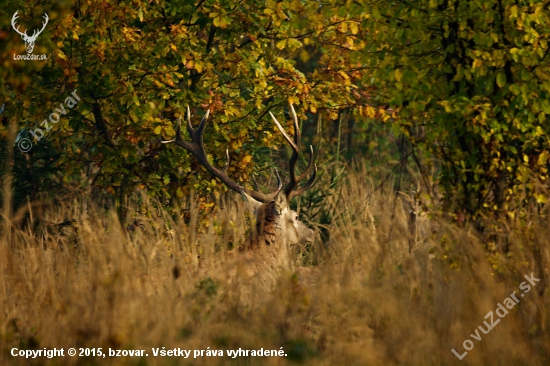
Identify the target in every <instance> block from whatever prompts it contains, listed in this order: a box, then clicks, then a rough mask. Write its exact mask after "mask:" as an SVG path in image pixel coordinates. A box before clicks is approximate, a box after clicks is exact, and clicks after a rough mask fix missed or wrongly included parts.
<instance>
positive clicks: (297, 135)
mask: <svg viewBox="0 0 550 366" xmlns="http://www.w3.org/2000/svg"><path fill="white" fill-rule="evenodd" d="M290 110H291V111H292V120H293V122H294V142H295V143H296V146H297V147H298V148H299V147H300V126H299V125H298V116H297V115H296V111H295V110H294V106H293V105H292V103H290Z"/></svg>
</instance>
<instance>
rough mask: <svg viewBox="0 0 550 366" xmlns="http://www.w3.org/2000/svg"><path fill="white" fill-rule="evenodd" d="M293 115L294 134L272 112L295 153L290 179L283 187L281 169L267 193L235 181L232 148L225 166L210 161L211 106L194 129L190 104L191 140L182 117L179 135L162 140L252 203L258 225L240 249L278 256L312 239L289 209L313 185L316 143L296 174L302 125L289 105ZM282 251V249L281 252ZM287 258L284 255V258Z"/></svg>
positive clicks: (189, 126)
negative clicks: (186, 137) (185, 136)
mask: <svg viewBox="0 0 550 366" xmlns="http://www.w3.org/2000/svg"><path fill="white" fill-rule="evenodd" d="M290 109H291V111H292V117H293V120H294V138H291V137H290V136H289V135H288V134H287V133H286V132H285V130H284V129H283V127H282V126H281V124H280V123H279V122H278V121H277V119H276V118H275V116H273V114H271V112H270V115H271V117H272V119H273V121H274V122H275V125H276V126H277V128H278V129H279V131H281V133H282V134H283V136H284V138H285V140H286V141H287V143H288V144H289V145H290V146H291V148H292V151H293V152H292V156H291V157H290V161H289V177H290V181H289V182H288V184H287V185H286V186H285V187H284V190H283V186H282V183H281V179H280V177H279V173H278V172H277V171H275V173H276V176H277V188H276V189H275V190H274V191H273V192H271V193H269V194H264V193H261V192H260V191H259V189H258V188H257V185H256V190H249V189H246V188H244V187H241V186H240V185H238V184H237V183H235V182H234V181H233V180H232V179H231V178H229V176H228V175H227V168H228V167H229V152H228V151H227V150H226V159H227V160H226V164H225V166H224V168H222V169H218V168H216V167H214V166H212V165H211V164H210V163H209V162H208V158H207V155H206V151H205V149H204V144H203V136H204V130H205V127H206V121H207V119H208V115H209V113H210V110H208V111H207V112H206V114H205V116H204V117H203V119H202V121H201V122H200V124H199V127H198V128H197V129H196V130H195V129H193V126H192V124H191V113H190V110H189V108H187V130H188V132H189V135H190V136H191V141H186V140H184V139H183V138H182V135H181V117H180V118H179V119H178V121H177V124H176V138H175V139H173V140H170V141H162V143H165V144H169V143H175V144H176V145H178V146H180V147H182V148H183V149H185V150H187V151H189V152H190V153H191V154H192V155H193V156H195V158H196V159H197V160H198V161H199V162H200V163H201V164H202V165H203V166H204V167H205V168H206V170H208V171H209V172H210V173H211V174H212V175H213V176H215V177H217V178H218V179H219V180H221V181H222V182H223V183H224V184H225V185H226V186H227V187H228V188H230V189H232V190H233V191H235V192H237V193H240V194H241V195H243V196H244V197H245V198H246V199H247V201H248V202H249V203H250V204H251V205H252V206H253V208H254V209H255V213H256V226H255V228H254V229H253V230H252V231H251V234H250V237H249V238H248V240H247V241H246V242H245V243H244V244H243V245H242V246H241V248H240V250H241V251H245V250H257V249H260V250H261V249H267V253H268V255H270V256H273V257H274V259H278V258H280V257H281V256H282V257H284V256H285V254H288V252H287V248H288V245H289V244H300V243H307V242H310V241H313V237H314V232H313V230H311V229H309V228H308V227H307V226H306V225H305V224H304V223H303V222H301V221H300V220H298V215H297V214H296V212H295V211H293V210H291V209H290V206H289V203H290V200H291V199H292V198H293V197H295V196H297V195H299V194H301V193H303V192H304V191H305V190H306V189H308V188H309V187H311V185H312V184H313V182H314V181H315V176H316V174H317V166H316V165H315V164H314V163H313V147H311V146H310V157H309V163H308V166H307V168H306V169H305V170H304V172H303V173H302V174H300V175H296V163H297V162H298V158H299V156H300V150H299V146H300V129H299V126H298V118H297V116H296V112H295V111H294V107H293V106H292V104H291V105H290ZM310 173H311V176H310V178H309V179H308V181H307V182H306V183H305V184H304V185H302V186H300V187H299V183H300V182H301V181H302V180H304V178H306V177H307V176H308V175H309V174H310ZM281 251H283V253H281ZM283 260H284V259H283Z"/></svg>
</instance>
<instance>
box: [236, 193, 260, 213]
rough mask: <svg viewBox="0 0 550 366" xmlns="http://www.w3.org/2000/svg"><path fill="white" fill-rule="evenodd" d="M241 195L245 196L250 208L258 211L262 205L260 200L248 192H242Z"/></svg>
mask: <svg viewBox="0 0 550 366" xmlns="http://www.w3.org/2000/svg"><path fill="white" fill-rule="evenodd" d="M241 195H242V196H243V198H244V200H245V201H246V203H247V205H248V207H249V208H251V209H253V210H254V211H257V210H258V208H259V207H260V206H261V205H262V203H261V202H260V201H257V200H255V199H254V198H252V197H251V196H249V195H247V194H246V193H244V192H242V193H241Z"/></svg>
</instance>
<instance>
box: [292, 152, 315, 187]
mask: <svg viewBox="0 0 550 366" xmlns="http://www.w3.org/2000/svg"><path fill="white" fill-rule="evenodd" d="M313 157H314V155H313V146H311V145H309V161H308V163H307V167H306V170H304V171H303V173H302V174H300V175H299V176H298V178H296V181H297V182H301V181H302V180H303V179H304V178H305V177H306V176H307V175H308V174H309V172H310V171H311V169H312V168H313V166H314V164H313V160H314V159H313Z"/></svg>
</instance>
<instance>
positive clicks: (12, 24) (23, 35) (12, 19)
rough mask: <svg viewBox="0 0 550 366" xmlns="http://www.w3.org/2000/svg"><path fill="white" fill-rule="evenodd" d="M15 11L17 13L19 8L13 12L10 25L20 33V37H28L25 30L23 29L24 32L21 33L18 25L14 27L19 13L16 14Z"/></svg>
mask: <svg viewBox="0 0 550 366" xmlns="http://www.w3.org/2000/svg"><path fill="white" fill-rule="evenodd" d="M17 13H19V10H17V11H16V12H15V14H13V17H12V18H11V26H12V28H13V29H14V30H15V31H16V32H17V33H19V34H20V35H21V37H23V38H25V37H28V36H27V31H25V33H22V32H21V31H20V30H19V27H17V28H16V27H15V21H16V20H17V18H19V15H17Z"/></svg>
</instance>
